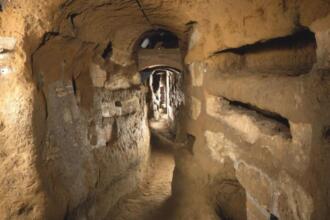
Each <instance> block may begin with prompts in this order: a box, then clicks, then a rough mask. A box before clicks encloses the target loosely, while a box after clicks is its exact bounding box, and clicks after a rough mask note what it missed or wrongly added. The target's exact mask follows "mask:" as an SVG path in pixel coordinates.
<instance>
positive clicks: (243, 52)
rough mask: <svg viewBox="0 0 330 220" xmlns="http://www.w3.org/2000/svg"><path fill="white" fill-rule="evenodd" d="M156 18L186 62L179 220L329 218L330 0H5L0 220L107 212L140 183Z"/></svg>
mask: <svg viewBox="0 0 330 220" xmlns="http://www.w3.org/2000/svg"><path fill="white" fill-rule="evenodd" d="M155 27H162V28H165V29H168V30H170V31H172V32H173V33H175V34H177V35H178V37H179V38H180V49H181V52H182V54H183V55H185V62H186V64H187V65H188V68H187V70H186V71H185V73H184V81H185V95H186V96H187V97H188V98H189V99H188V102H187V103H186V107H185V108H184V109H182V112H181V113H180V115H181V118H180V119H179V121H180V126H179V127H180V129H181V130H180V132H183V133H187V134H189V135H190V136H194V139H195V142H194V145H193V146H189V147H187V148H186V149H184V148H183V149H179V150H178V152H176V158H175V162H176V167H175V170H174V175H173V183H172V186H173V187H172V191H173V193H172V195H173V197H174V198H175V204H177V205H178V207H179V208H178V210H177V212H176V216H175V217H176V218H178V219H192V218H191V216H194V218H195V219H219V218H223V219H225V218H234V219H269V218H270V216H276V217H277V218H279V219H317V220H319V219H326V218H327V216H329V215H330V213H329V210H330V208H329V207H330V201H329V195H328V192H329V188H330V177H329V175H328V168H329V166H330V159H329V158H330V157H329V154H330V150H329V149H330V148H329V144H330V142H329V139H330V138H329V137H330V131H329V130H330V128H329V127H330V112H329V111H328V109H329V108H330V98H329V94H330V77H329V72H330V42H329V35H330V2H329V1H327V0H315V1H310V0H285V1H283V0H254V1H249V0H244V1H242V0H232V1H217V0H207V1H206V0H166V1H165V0H159V1H155V0H139V1H131V0H94V1H90V0H49V1H35V0H25V1H20V0H10V1H9V0H6V1H2V2H1V12H0V91H1V92H0V103H1V108H0V146H1V147H0V158H1V160H0V164H1V166H0V167H1V169H0V182H1V189H0V197H1V198H2V200H1V201H0V219H104V218H106V216H107V215H108V214H109V211H110V210H111V209H112V208H113V207H114V206H115V205H116V203H117V202H118V200H119V199H120V198H121V197H123V196H125V195H126V194H128V193H130V192H132V191H134V190H135V189H136V187H137V186H138V185H139V184H140V183H141V182H143V180H144V179H145V178H144V177H145V169H146V167H147V165H148V160H149V156H150V155H149V148H150V146H149V145H150V144H149V129H148V126H147V105H146V99H145V98H146V97H145V93H144V91H145V90H144V88H143V86H142V85H140V81H139V78H138V77H137V75H136V73H137V72H138V69H137V68H138V65H137V63H136V61H137V57H136V42H138V40H139V38H140V36H141V35H142V34H143V33H144V32H146V31H148V30H151V29H152V28H155ZM109 43H111V44H112V49H113V51H112V53H111V56H110V57H107V56H105V57H104V56H102V55H103V54H104V53H105V52H106V48H107V45H109ZM91 67H92V68H91ZM188 70H189V71H190V73H189V71H188ZM210 100H211V101H210ZM223 100H225V101H224V102H223Z"/></svg>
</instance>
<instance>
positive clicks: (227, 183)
mask: <svg viewBox="0 0 330 220" xmlns="http://www.w3.org/2000/svg"><path fill="white" fill-rule="evenodd" d="M214 187H215V188H216V189H217V192H216V193H215V194H214V195H215V200H216V209H215V211H216V214H217V215H218V216H219V217H220V219H222V220H234V219H237V220H245V219H247V208H246V200H247V198H246V191H245V189H244V188H243V186H242V185H241V184H240V183H239V181H237V180H235V179H225V180H222V181H221V182H220V183H218V184H216V185H215V186H214ZM233 204H236V205H233ZM238 204H239V205H238Z"/></svg>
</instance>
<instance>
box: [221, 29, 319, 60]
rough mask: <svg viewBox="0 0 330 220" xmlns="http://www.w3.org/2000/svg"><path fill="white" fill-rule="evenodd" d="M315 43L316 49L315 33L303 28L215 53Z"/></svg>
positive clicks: (263, 49) (253, 51)
mask: <svg viewBox="0 0 330 220" xmlns="http://www.w3.org/2000/svg"><path fill="white" fill-rule="evenodd" d="M308 44H313V45H314V47H315V49H316V38H315V34H314V33H313V32H311V31H310V30H308V29H302V30H300V31H298V32H296V33H295V34H292V35H290V36H286V37H279V38H274V39H271V40H267V41H264V42H257V43H255V44H249V45H245V46H242V47H239V48H229V49H225V50H222V51H218V52H215V53H214V54H221V53H226V52H231V53H235V54H239V55H244V54H248V53H257V52H262V51H268V50H273V49H287V48H296V49H299V48H303V47H304V46H305V45H308Z"/></svg>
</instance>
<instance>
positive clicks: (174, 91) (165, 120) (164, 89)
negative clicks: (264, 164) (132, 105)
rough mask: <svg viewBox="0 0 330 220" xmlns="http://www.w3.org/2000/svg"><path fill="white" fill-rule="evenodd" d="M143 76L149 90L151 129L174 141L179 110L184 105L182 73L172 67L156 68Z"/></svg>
mask: <svg viewBox="0 0 330 220" xmlns="http://www.w3.org/2000/svg"><path fill="white" fill-rule="evenodd" d="M142 74H143V75H144V77H146V82H145V85H147V86H148V89H149V93H148V94H147V101H148V105H149V124H150V128H151V129H152V130H154V131H158V132H160V133H161V134H162V135H165V136H166V137H167V138H170V139H171V140H174V138H175V132H176V127H177V120H176V119H177V116H178V113H179V108H180V106H181V105H183V104H184V94H183V91H182V84H183V76H182V73H181V72H180V71H179V70H176V69H174V68H171V67H155V68H151V69H146V70H144V71H143V72H142Z"/></svg>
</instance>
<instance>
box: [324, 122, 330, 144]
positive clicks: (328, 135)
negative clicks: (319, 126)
mask: <svg viewBox="0 0 330 220" xmlns="http://www.w3.org/2000/svg"><path fill="white" fill-rule="evenodd" d="M323 138H324V139H325V141H327V142H329V143H330V126H327V127H325V128H324V130H323Z"/></svg>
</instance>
